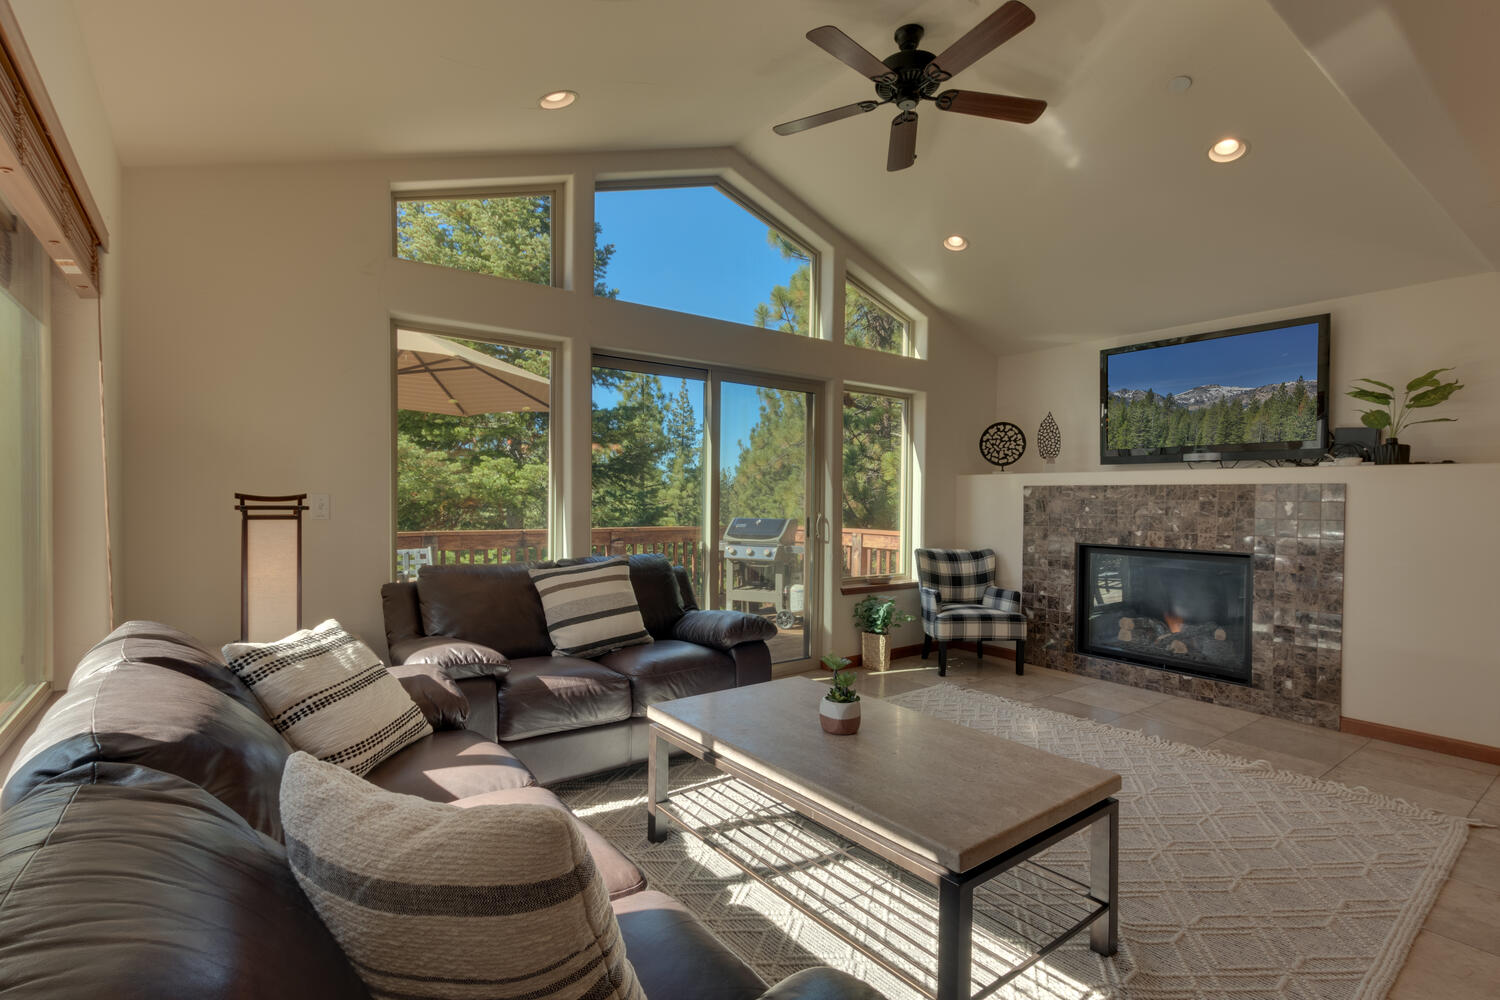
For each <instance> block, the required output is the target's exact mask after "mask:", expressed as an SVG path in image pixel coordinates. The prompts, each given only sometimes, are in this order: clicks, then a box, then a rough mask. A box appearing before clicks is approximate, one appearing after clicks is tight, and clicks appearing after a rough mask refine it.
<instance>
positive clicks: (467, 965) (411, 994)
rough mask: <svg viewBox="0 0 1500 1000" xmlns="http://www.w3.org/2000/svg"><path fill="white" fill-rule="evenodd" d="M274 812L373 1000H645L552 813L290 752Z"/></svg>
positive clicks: (579, 856)
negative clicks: (444, 799) (470, 800)
mask: <svg viewBox="0 0 1500 1000" xmlns="http://www.w3.org/2000/svg"><path fill="white" fill-rule="evenodd" d="M281 821H282V826H283V828H284V829H285V831H286V851H287V858H288V860H289V861H290V862H291V866H292V874H293V875H295V876H296V878H297V882H298V884H300V885H301V886H302V891H303V892H305V893H306V894H307V898H308V899H309V900H311V901H312V904H313V906H314V908H316V909H317V911H318V915H319V916H320V917H322V918H323V923H325V924H327V925H328V929H329V930H330V931H332V932H333V936H334V937H335V938H336V939H337V940H338V942H339V944H340V945H341V946H342V947H343V949H344V953H345V954H346V955H348V956H349V959H350V960H351V961H352V962H353V963H354V967H355V969H356V970H358V972H359V974H360V976H361V977H362V978H363V979H364V981H365V985H367V986H368V987H369V989H370V994H371V995H372V996H374V997H376V998H377V1000H379V998H395V997H401V998H444V1000H488V998H492V997H497V996H505V997H547V998H548V1000H584V998H587V1000H645V994H643V993H642V992H641V987H640V983H639V982H638V981H637V980H636V977H635V969H633V968H632V967H631V965H630V962H628V961H627V960H626V958H625V943H624V941H622V940H621V939H620V928H619V925H618V924H617V923H616V922H615V915H614V911H613V910H611V909H610V905H609V893H608V892H607V891H606V889H605V887H604V883H603V881H602V880H601V879H600V878H599V874H598V872H597V871H596V870H595V868H594V860H593V858H592V857H590V856H589V852H588V848H587V847H585V846H584V841H583V835H582V834H581V833H580V832H579V830H578V827H577V824H576V822H575V821H574V820H573V818H572V817H571V816H569V815H568V814H567V813H565V812H563V811H561V810H559V809H556V808H554V807H551V806H542V805H530V804H508V805H483V806H474V807H471V808H468V809H463V808H460V807H458V806H455V805H450V804H447V803H439V802H429V801H427V800H426V799H419V798H416V797H415V796H411V795H399V794H397V793H395V792H387V791H385V790H383V789H380V788H377V787H375V786H374V785H372V784H370V783H369V782H367V781H364V780H362V779H360V778H357V777H355V776H354V775H352V774H350V773H349V772H348V771H345V770H343V769H341V768H338V767H333V766H331V765H328V764H324V763H323V762H321V761H319V760H317V759H315V758H313V757H310V756H308V755H307V754H305V753H296V754H293V755H292V756H291V758H290V759H288V761H287V765H286V773H285V775H284V776H283V777H282V781H281Z"/></svg>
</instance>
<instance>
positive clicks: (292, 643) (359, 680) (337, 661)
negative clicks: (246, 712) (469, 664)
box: [224, 618, 432, 775]
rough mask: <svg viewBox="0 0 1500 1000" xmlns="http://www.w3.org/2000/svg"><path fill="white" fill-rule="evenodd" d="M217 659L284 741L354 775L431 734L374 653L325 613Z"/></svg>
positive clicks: (233, 648) (236, 644) (229, 647)
mask: <svg viewBox="0 0 1500 1000" xmlns="http://www.w3.org/2000/svg"><path fill="white" fill-rule="evenodd" d="M224 659H225V660H227V661H228V663H229V669H230V670H232V671H234V674H235V676H237V677H239V679H240V680H242V681H244V682H245V685H246V686H247V687H249V688H250V691H251V693H252V694H254V695H255V697H256V699H258V700H259V701H260V703H261V705H262V707H264V708H265V711H266V715H267V716H268V717H269V718H270V720H271V725H272V726H274V727H276V731H277V732H279V733H280V734H281V735H282V736H283V737H284V738H285V739H286V741H287V742H288V743H290V744H291V745H292V746H294V747H296V748H297V749H299V750H305V751H307V752H308V753H310V754H312V755H313V756H315V757H317V758H319V759H320V760H326V761H328V762H329V763H330V764H337V765H338V766H339V767H342V768H346V769H347V770H350V771H353V772H354V773H355V774H359V775H364V774H368V773H369V772H370V771H371V770H373V769H374V768H375V766H376V765H377V764H379V763H380V762H381V761H383V760H385V759H386V758H387V757H390V756H391V755H392V754H394V753H395V752H396V751H398V750H400V749H401V748H402V747H405V746H406V745H408V744H410V743H414V742H415V741H417V740H419V739H421V738H422V737H424V736H430V735H431V734H432V727H431V726H430V725H428V724H427V720H426V719H425V718H423V716H422V710H421V709H420V708H418V707H417V704H416V702H414V701H412V700H411V698H410V697H409V696H408V695H407V693H406V689H405V688H403V687H402V686H401V682H400V681H398V680H397V679H396V678H395V677H393V676H391V673H390V671H388V670H387V669H386V668H385V664H384V663H382V662H380V657H378V656H376V655H375V651H374V650H372V649H371V648H370V647H369V646H366V645H365V644H364V643H362V642H360V641H359V640H358V639H356V638H355V637H354V636H352V635H350V634H349V633H348V632H346V631H344V627H343V626H342V625H340V624H339V623H338V622H336V621H334V620H333V619H332V618H330V619H329V620H328V621H326V622H324V623H323V624H321V625H319V626H318V627H317V628H311V629H303V630H302V631H300V632H293V633H292V634H291V635H289V636H287V637H286V638H285V639H281V640H278V641H276V642H232V643H230V644H229V645H227V646H225V647H224Z"/></svg>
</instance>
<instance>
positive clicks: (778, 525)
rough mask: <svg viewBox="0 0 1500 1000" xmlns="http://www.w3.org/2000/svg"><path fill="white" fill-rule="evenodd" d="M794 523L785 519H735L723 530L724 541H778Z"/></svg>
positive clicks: (789, 519)
mask: <svg viewBox="0 0 1500 1000" xmlns="http://www.w3.org/2000/svg"><path fill="white" fill-rule="evenodd" d="M796 523H797V522H796V521H794V520H792V519H791V518H786V517H737V518H735V519H734V520H732V521H730V522H729V527H727V528H725V529H724V539H725V540H726V541H737V542H774V541H779V540H780V539H781V537H782V536H783V535H785V534H786V533H787V532H788V530H789V529H790V528H793V527H795V526H796Z"/></svg>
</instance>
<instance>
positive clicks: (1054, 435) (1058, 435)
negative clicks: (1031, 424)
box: [1036, 410, 1062, 463]
mask: <svg viewBox="0 0 1500 1000" xmlns="http://www.w3.org/2000/svg"><path fill="white" fill-rule="evenodd" d="M1036 450H1037V453H1038V454H1040V455H1041V456H1042V457H1043V458H1045V459H1046V460H1047V461H1048V462H1049V463H1050V462H1055V461H1057V456H1058V455H1060V454H1062V428H1061V427H1059V426H1057V421H1056V420H1054V419H1053V417H1052V412H1051V411H1050V410H1049V411H1047V419H1045V420H1043V421H1042V426H1040V427H1038V428H1037V431H1036Z"/></svg>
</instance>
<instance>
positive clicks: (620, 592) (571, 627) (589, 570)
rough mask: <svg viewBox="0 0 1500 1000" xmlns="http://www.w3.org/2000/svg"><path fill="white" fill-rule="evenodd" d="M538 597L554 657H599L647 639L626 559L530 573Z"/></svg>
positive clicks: (649, 636)
mask: <svg viewBox="0 0 1500 1000" xmlns="http://www.w3.org/2000/svg"><path fill="white" fill-rule="evenodd" d="M531 582H532V583H533V584H534V585H535V586H536V592H537V593H538V594H539V595H540V596H541V598H542V611H543V612H545V614H546V616H547V631H548V633H549V634H550V635H551V636H552V644H553V646H554V647H556V648H555V649H553V650H552V655H553V656H581V657H585V658H587V657H591V656H603V655H604V654H605V653H608V652H609V651H610V650H612V649H619V648H620V647H621V646H635V645H639V644H641V643H646V642H650V641H651V633H650V632H648V631H646V623H645V621H644V620H643V619H642V618H641V609H640V605H638V604H637V603H636V600H635V588H634V587H632V586H631V585H630V563H629V562H627V561H626V560H625V559H605V560H603V561H602V562H594V563H579V564H577V565H574V566H553V567H548V568H544V569H534V570H532V571H531Z"/></svg>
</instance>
